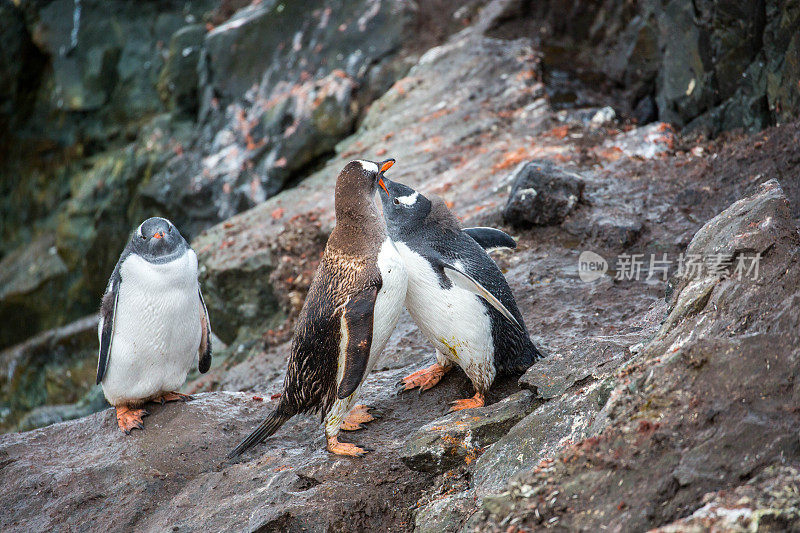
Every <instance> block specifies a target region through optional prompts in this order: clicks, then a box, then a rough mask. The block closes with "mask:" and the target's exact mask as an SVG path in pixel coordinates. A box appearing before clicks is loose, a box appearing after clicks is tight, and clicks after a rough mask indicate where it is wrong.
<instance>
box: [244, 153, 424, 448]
mask: <svg viewBox="0 0 800 533" xmlns="http://www.w3.org/2000/svg"><path fill="white" fill-rule="evenodd" d="M392 164H394V160H393V159H389V160H387V161H384V162H383V163H380V164H377V163H373V162H371V161H351V162H350V163H348V164H347V166H346V167H345V168H344V170H342V171H341V172H340V173H339V177H338V178H337V180H336V191H335V194H336V197H335V209H336V226H335V227H334V229H333V232H332V233H331V236H330V238H329V239H328V243H327V245H326V246H325V251H324V253H323V255H322V260H321V261H320V264H319V267H318V268H317V272H316V274H315V275H314V280H313V281H312V282H311V288H310V289H309V291H308V296H307V297H306V300H305V303H304V304H303V308H302V310H301V311H300V316H299V317H298V320H297V325H296V326H295V331H294V337H293V339H292V351H291V354H290V356H289V367H288V369H287V371H286V377H285V378H284V382H283V393H282V394H281V397H280V400H279V402H278V406H277V408H276V409H275V410H274V411H273V412H272V413H271V414H270V415H269V416H268V417H267V419H266V420H264V422H262V423H261V425H260V426H258V428H256V430H255V431H253V432H252V433H251V434H250V436H248V437H247V438H246V439H244V440H243V441H242V442H241V443H240V444H239V445H238V446H237V447H236V448H235V449H234V450H233V451H231V452H230V453H229V454H228V457H229V458H230V457H236V456H238V455H240V454H241V453H242V452H244V451H245V450H247V449H248V448H250V447H252V446H254V445H256V444H258V443H259V442H261V441H263V440H264V439H266V438H267V437H269V436H270V435H272V434H273V433H275V432H276V431H277V430H278V429H279V428H280V427H281V426H282V425H283V424H284V423H285V422H286V421H287V420H288V419H289V418H291V417H292V416H294V415H296V414H298V413H303V412H308V411H313V412H321V413H322V418H323V420H324V421H325V437H326V439H327V448H328V450H329V451H330V452H332V453H335V454H339V455H353V456H359V455H362V454H363V453H365V452H364V450H363V449H361V448H359V447H358V446H356V445H354V444H350V443H346V442H339V440H338V435H339V430H340V429H351V430H354V429H360V427H361V423H362V422H369V421H371V420H373V417H372V416H371V415H370V414H369V413H368V412H367V408H366V407H365V406H363V405H358V406H356V407H355V409H353V412H352V413H350V415H349V416H348V417H347V418H345V415H347V414H348V412H349V411H350V409H351V407H352V406H353V403H354V402H355V399H356V397H357V396H358V392H359V390H360V388H361V384H362V383H363V382H364V379H365V378H366V376H367V375H368V374H369V372H370V371H371V370H372V368H373V367H374V366H375V363H376V362H377V360H378V356H379V355H380V354H381V352H382V351H383V348H384V347H385V346H386V342H387V341H388V340H389V335H391V333H392V331H393V330H394V327H395V326H396V325H397V320H398V319H399V318H400V313H401V311H402V309H403V300H404V298H405V294H406V284H407V281H408V278H407V274H406V270H405V265H404V264H403V261H402V259H401V258H400V255H399V254H398V252H397V250H396V249H395V247H394V244H393V243H392V241H391V240H390V239H389V238H388V236H387V234H386V226H385V224H384V222H383V218H382V217H381V215H380V214H379V213H378V209H377V206H376V204H375V199H374V197H375V191H376V189H377V187H378V186H379V185H380V186H382V187H384V185H383V173H384V172H385V171H386V170H388V169H389V167H391V166H392ZM384 189H385V187H384ZM343 422H344V423H343Z"/></svg>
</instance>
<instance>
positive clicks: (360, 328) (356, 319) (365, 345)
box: [336, 286, 379, 400]
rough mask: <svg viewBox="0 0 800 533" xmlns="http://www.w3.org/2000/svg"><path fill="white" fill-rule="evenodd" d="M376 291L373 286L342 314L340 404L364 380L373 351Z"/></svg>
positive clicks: (346, 306) (353, 300)
mask: <svg viewBox="0 0 800 533" xmlns="http://www.w3.org/2000/svg"><path fill="white" fill-rule="evenodd" d="M378 289H379V287H377V286H372V287H369V288H367V289H364V290H363V291H361V292H359V293H358V294H356V295H354V296H353V297H351V298H350V301H348V302H347V304H345V306H344V309H343V311H342V341H341V342H342V345H344V346H346V348H345V360H344V373H343V374H342V381H341V382H340V383H339V389H338V391H337V392H336V397H337V398H339V399H340V400H341V399H344V398H347V397H348V396H350V395H351V394H353V393H354V392H355V390H356V389H357V388H358V386H359V385H360V384H361V381H362V380H363V379H364V372H365V371H366V369H367V362H368V361H369V351H370V348H371V347H372V322H373V316H374V312H375V299H376V298H377V297H378ZM345 335H347V338H346V339H345V338H344V336H345Z"/></svg>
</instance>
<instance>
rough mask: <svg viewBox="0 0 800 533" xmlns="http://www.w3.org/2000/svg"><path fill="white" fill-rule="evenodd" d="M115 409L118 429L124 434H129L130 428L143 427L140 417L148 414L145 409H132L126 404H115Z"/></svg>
mask: <svg viewBox="0 0 800 533" xmlns="http://www.w3.org/2000/svg"><path fill="white" fill-rule="evenodd" d="M116 411H117V424H119V429H120V430H121V431H122V432H123V433H125V434H126V435H130V434H131V430H134V429H144V422H143V421H142V418H144V417H145V416H147V415H149V414H150V413H148V412H147V410H146V409H132V408H130V407H128V406H127V405H119V406H117V407H116Z"/></svg>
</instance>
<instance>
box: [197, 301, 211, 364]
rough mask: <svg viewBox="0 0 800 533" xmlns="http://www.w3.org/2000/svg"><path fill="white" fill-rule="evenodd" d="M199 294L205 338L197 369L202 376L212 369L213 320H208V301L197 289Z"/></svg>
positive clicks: (202, 341) (201, 322) (202, 338)
mask: <svg viewBox="0 0 800 533" xmlns="http://www.w3.org/2000/svg"><path fill="white" fill-rule="evenodd" d="M197 294H198V295H199V296H200V324H201V325H202V328H203V336H202V337H201V338H200V349H199V352H200V353H199V356H200V357H199V363H198V365H197V369H198V370H199V371H200V373H201V374H205V373H206V372H208V369H209V368H211V320H210V319H209V318H208V308H207V307H206V301H205V300H204V299H203V293H202V292H201V291H200V289H199V288H198V289H197Z"/></svg>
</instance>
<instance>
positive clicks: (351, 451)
mask: <svg viewBox="0 0 800 533" xmlns="http://www.w3.org/2000/svg"><path fill="white" fill-rule="evenodd" d="M327 448H328V451H329V452H331V453H333V454H336V455H347V456H350V457H361V456H362V455H364V454H365V453H367V450H365V449H364V448H359V447H358V446H356V445H355V444H351V443H349V442H339V439H338V438H336V437H329V438H328V444H327Z"/></svg>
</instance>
